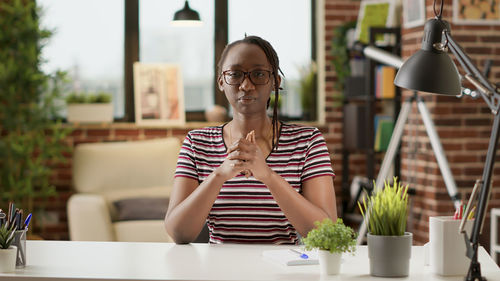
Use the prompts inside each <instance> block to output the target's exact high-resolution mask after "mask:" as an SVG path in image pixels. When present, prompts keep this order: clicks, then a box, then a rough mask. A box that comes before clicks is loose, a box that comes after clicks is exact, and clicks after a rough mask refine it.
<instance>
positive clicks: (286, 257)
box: [262, 249, 319, 265]
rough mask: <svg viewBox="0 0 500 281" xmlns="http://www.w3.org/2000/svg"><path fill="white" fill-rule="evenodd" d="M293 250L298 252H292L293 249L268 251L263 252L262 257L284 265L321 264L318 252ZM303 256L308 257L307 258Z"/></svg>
mask: <svg viewBox="0 0 500 281" xmlns="http://www.w3.org/2000/svg"><path fill="white" fill-rule="evenodd" d="M293 250H295V251H297V252H294V251H292V249H283V250H268V251H263V252H262V256H263V258H264V259H266V260H269V261H272V262H276V263H280V264H283V265H307V264H319V261H318V252H317V251H304V250H302V249H293ZM303 254H305V255H307V258H306V256H304V255H303Z"/></svg>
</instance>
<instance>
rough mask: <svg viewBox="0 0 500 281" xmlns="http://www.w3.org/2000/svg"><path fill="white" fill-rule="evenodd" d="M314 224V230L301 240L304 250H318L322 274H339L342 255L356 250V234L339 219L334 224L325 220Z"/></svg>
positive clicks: (329, 220)
mask: <svg viewBox="0 0 500 281" xmlns="http://www.w3.org/2000/svg"><path fill="white" fill-rule="evenodd" d="M314 224H315V225H316V228H314V229H312V230H311V231H309V233H308V234H307V236H306V237H305V238H304V239H303V242H304V245H305V248H306V250H311V249H318V256H319V264H320V270H321V273H322V274H329V275H333V274H339V272H340V259H341V257H342V253H346V252H349V253H354V251H355V250H356V233H355V232H354V230H353V229H352V228H350V227H348V226H346V225H344V222H343V221H342V219H340V218H339V219H337V221H336V222H333V221H332V220H331V219H328V218H327V219H324V220H323V221H322V222H319V221H316V222H315V223H314Z"/></svg>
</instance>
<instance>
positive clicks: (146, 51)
mask: <svg viewBox="0 0 500 281" xmlns="http://www.w3.org/2000/svg"><path fill="white" fill-rule="evenodd" d="M139 5H140V6H139V13H140V14H139V28H140V30H139V34H140V35H139V36H140V40H139V42H140V43H139V50H140V55H139V60H140V61H141V62H144V63H175V64H179V65H180V66H181V69H182V76H183V77H182V79H183V84H184V100H185V110H186V111H188V112H189V111H203V110H205V109H206V108H208V107H210V106H212V105H213V104H214V94H213V86H214V68H213V65H214V55H213V54H214V35H213V34H214V1H213V0H211V1H207V0H190V1H189V5H190V6H191V8H192V9H195V10H196V11H197V12H198V13H199V14H200V17H201V19H202V21H203V26H200V27H180V26H172V25H171V20H172V18H173V15H174V12H175V11H177V10H180V9H181V8H183V6H184V1H165V0H148V1H140V2H139Z"/></svg>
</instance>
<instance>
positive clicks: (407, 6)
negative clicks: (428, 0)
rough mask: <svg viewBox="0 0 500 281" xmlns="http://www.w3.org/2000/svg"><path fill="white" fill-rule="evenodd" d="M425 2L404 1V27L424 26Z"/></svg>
mask: <svg viewBox="0 0 500 281" xmlns="http://www.w3.org/2000/svg"><path fill="white" fill-rule="evenodd" d="M425 20H426V13H425V0H403V26H404V27H405V28H412V27H417V26H421V25H424V23H425Z"/></svg>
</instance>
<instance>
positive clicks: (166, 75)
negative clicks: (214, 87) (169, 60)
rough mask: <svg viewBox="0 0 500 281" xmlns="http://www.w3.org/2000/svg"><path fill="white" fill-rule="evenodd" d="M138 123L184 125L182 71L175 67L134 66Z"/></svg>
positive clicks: (167, 65)
mask: <svg viewBox="0 0 500 281" xmlns="http://www.w3.org/2000/svg"><path fill="white" fill-rule="evenodd" d="M134 103H135V122H136V123H138V124H147V125H182V124H184V123H185V113H184V91H183V87H182V77H181V70H180V67H179V66H178V65H175V64H163V63H162V64H158V63H140V62H136V63H134Z"/></svg>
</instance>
